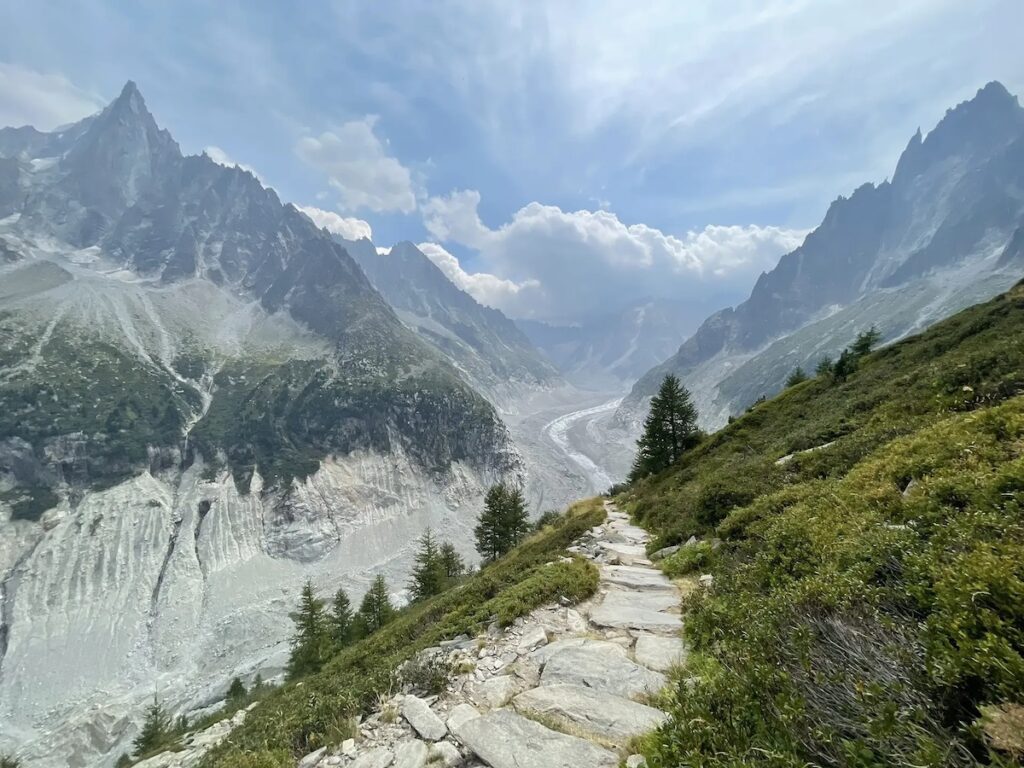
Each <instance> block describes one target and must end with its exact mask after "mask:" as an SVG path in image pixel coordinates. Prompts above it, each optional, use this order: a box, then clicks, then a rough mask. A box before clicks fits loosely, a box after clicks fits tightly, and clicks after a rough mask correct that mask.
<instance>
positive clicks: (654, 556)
mask: <svg viewBox="0 0 1024 768" xmlns="http://www.w3.org/2000/svg"><path fill="white" fill-rule="evenodd" d="M681 548H682V547H680V546H679V545H678V544H673V545H672V546H671V547H662V548H661V549H659V550H658V551H657V552H652V553H651V560H653V561H654V562H658V561H659V560H664V559H665V558H666V557H668V556H669V555H674V554H675V553H676V552H678V551H679V550H680V549H681Z"/></svg>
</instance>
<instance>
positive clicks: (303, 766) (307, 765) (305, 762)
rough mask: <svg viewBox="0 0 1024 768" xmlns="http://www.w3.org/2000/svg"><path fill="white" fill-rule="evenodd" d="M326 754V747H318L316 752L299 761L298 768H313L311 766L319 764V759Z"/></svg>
mask: <svg viewBox="0 0 1024 768" xmlns="http://www.w3.org/2000/svg"><path fill="white" fill-rule="evenodd" d="M326 753H327V747H320V749H318V750H317V751H316V752H310V753H309V754H308V755H306V756H305V757H304V758H302V759H301V760H299V765H298V768H313V766H315V765H316V764H317V763H319V762H320V758H322V757H323V756H324V755H325V754H326Z"/></svg>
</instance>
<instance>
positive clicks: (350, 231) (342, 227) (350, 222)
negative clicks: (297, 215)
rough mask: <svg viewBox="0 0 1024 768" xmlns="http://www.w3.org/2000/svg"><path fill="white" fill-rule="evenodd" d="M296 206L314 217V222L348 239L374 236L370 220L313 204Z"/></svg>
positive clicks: (368, 238) (310, 216)
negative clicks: (342, 214)
mask: <svg viewBox="0 0 1024 768" xmlns="http://www.w3.org/2000/svg"><path fill="white" fill-rule="evenodd" d="M296 208H298V209H299V210H300V211H302V212H303V213H304V214H306V215H307V216H308V217H309V218H310V219H312V220H313V223H314V224H316V225H317V226H318V227H320V228H321V229H326V230H327V231H328V232H330V233H332V234H335V235H338V236H339V237H343V238H345V239H346V240H359V239H360V238H363V237H365V238H366V239H367V240H370V239H372V238H373V229H371V228H370V222H368V221H363V220H362V219H357V218H355V217H354V216H341V215H340V214H337V213H335V212H334V211H325V210H323V209H322V208H316V207H314V206H312V205H298V206H296Z"/></svg>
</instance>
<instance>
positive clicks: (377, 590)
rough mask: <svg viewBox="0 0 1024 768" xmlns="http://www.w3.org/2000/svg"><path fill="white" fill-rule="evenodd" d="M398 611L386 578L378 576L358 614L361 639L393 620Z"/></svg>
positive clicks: (357, 619)
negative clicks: (393, 603)
mask: <svg viewBox="0 0 1024 768" xmlns="http://www.w3.org/2000/svg"><path fill="white" fill-rule="evenodd" d="M396 613H397V611H396V610H395V607H394V606H393V605H392V604H391V597H390V596H389V595H388V585H387V583H386V582H385V581H384V577H383V576H381V575H380V574H377V578H375V579H374V580H373V583H372V584H371V585H370V588H369V589H368V590H367V591H366V594H365V595H363V602H362V603H360V605H359V612H358V613H356V632H357V634H358V636H359V637H366V636H367V635H369V634H372V633H373V632H376V631H377V630H378V629H380V628H381V627H383V626H384V625H385V624H387V623H388V622H389V621H391V620H392V619H393V618H395V614H396Z"/></svg>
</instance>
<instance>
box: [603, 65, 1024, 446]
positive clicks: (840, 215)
mask: <svg viewBox="0 0 1024 768" xmlns="http://www.w3.org/2000/svg"><path fill="white" fill-rule="evenodd" d="M1022 185H1024V109H1022V108H1021V106H1020V105H1019V103H1018V100H1017V98H1016V97H1014V96H1012V95H1010V94H1009V92H1008V91H1006V89H1005V88H1004V87H1003V86H1002V85H1000V84H998V83H990V84H988V85H986V86H985V87H984V88H982V89H980V90H979V91H978V93H977V94H976V95H975V97H974V98H973V99H970V100H967V101H965V102H962V103H961V104H958V105H957V106H955V107H953V108H951V109H950V110H948V111H947V112H946V115H945V116H944V117H943V119H942V120H941V121H940V122H939V123H938V124H937V125H936V127H935V128H934V129H933V130H932V131H930V132H929V133H928V134H927V135H925V136H922V134H921V132H920V130H918V131H917V132H916V133H915V134H914V136H913V137H912V138H911V139H910V141H909V142H908V144H907V147H906V149H905V150H904V152H903V153H902V154H901V156H900V158H899V160H898V162H897V164H896V172H895V174H894V176H893V179H892V181H885V182H882V183H881V184H878V185H875V184H872V183H865V184H863V185H861V186H859V187H857V188H856V189H855V190H854V191H853V193H852V194H851V195H850V196H849V197H846V196H840V197H838V198H837V199H836V200H835V201H833V202H832V204H830V205H829V208H828V210H827V212H826V213H825V216H824V218H823V219H822V222H821V224H820V225H819V226H818V227H817V228H815V229H814V230H812V231H811V232H810V233H809V234H808V235H807V237H806V239H805V240H804V243H803V244H802V245H801V246H800V247H798V248H797V249H795V250H794V251H791V252H790V253H788V254H786V255H784V256H783V257H782V258H781V259H780V260H779V263H778V265H777V266H776V267H775V268H774V269H772V270H771V271H769V272H764V273H762V274H761V276H760V277H759V278H758V279H757V281H756V283H755V285H754V288H753V289H752V290H751V293H750V296H749V297H748V298H747V299H746V300H745V301H744V302H742V303H741V304H739V305H737V306H736V307H734V308H726V309H723V310H720V311H719V312H717V313H715V314H713V315H711V316H710V317H709V318H708V319H707V320H706V321H705V322H704V323H703V324H702V325H701V326H700V328H698V329H697V331H696V332H695V333H694V334H693V335H692V336H690V337H689V338H688V339H687V340H686V341H685V342H684V343H683V344H682V345H681V346H680V347H679V349H678V351H677V352H676V353H675V354H674V355H673V356H672V357H670V358H669V359H668V360H666V361H665V362H663V363H661V364H660V365H658V366H655V367H654V368H652V369H651V370H650V371H648V372H647V373H646V374H645V375H644V376H642V377H641V378H640V379H639V380H638V381H637V382H636V384H635V385H634V387H633V389H632V391H631V393H630V395H629V396H628V397H627V398H626V401H625V403H624V407H623V409H622V411H621V412H620V421H629V420H631V419H635V418H636V411H637V410H638V409H639V407H640V405H641V403H642V402H643V400H644V398H646V397H649V396H650V395H651V394H652V393H653V392H654V390H655V389H656V387H657V383H658V381H660V379H661V377H662V376H663V375H664V374H665V373H669V372H672V373H676V374H678V375H681V376H682V377H684V379H686V378H687V377H689V382H688V383H689V384H690V385H691V387H692V388H694V389H696V390H699V391H698V392H697V396H698V399H699V400H700V401H701V402H702V404H703V406H704V407H703V408H702V410H703V411H704V412H705V414H707V416H706V418H708V421H707V425H708V426H720V425H721V424H722V423H724V421H725V418H726V416H728V415H730V414H731V413H735V412H736V411H737V410H739V409H742V408H744V407H746V405H748V404H749V403H750V402H752V401H753V400H754V399H756V397H758V396H759V395H760V394H766V393H769V392H772V391H775V390H776V389H777V388H778V387H780V386H781V384H782V382H783V381H784V379H785V376H786V375H788V373H786V372H785V371H783V370H782V368H783V365H782V362H783V360H782V359H781V358H779V359H778V362H777V363H772V373H771V375H770V377H769V378H767V379H765V380H762V381H760V382H759V387H760V391H759V392H757V393H755V394H752V395H745V396H743V397H741V398H739V399H736V398H730V397H727V396H724V395H722V392H721V390H720V383H721V382H722V381H724V380H725V378H727V377H728V376H731V375H733V374H732V371H733V370H734V369H735V368H736V367H737V366H742V365H744V364H746V363H747V362H748V361H749V360H750V359H751V358H757V357H758V356H759V355H761V354H763V353H765V352H766V350H768V349H770V348H771V345H772V344H773V343H775V344H777V343H778V342H779V341H780V340H781V339H785V338H786V337H787V336H789V335H791V334H793V333H794V332H796V331H798V330H800V329H801V328H804V327H808V326H809V325H813V324H815V323H824V326H822V328H823V330H822V334H823V335H828V336H829V341H828V343H827V346H826V348H825V349H820V348H815V349H813V350H805V351H804V352H801V351H800V350H797V349H794V350H792V351H791V352H787V354H786V355H785V367H787V369H788V371H791V370H792V369H793V368H795V367H796V366H797V365H802V366H804V367H805V368H806V367H812V368H813V366H814V364H815V362H816V359H817V357H820V356H821V355H823V354H825V353H828V354H832V355H834V354H836V353H837V352H838V351H839V349H840V348H841V347H842V346H843V345H845V344H847V343H849V342H850V341H852V338H853V336H854V335H855V334H856V332H857V331H856V329H851V328H844V329H842V330H839V331H833V330H829V329H828V328H829V324H830V322H831V323H832V325H835V323H836V322H838V321H836V320H830V318H832V317H833V316H836V315H841V314H842V312H843V311H845V310H846V309H848V308H852V307H855V306H856V305H857V304H858V302H861V301H865V300H870V299H872V297H878V296H881V295H884V294H885V292H886V291H893V290H895V289H898V288H905V287H906V286H908V285H911V284H915V283H920V284H922V285H924V284H934V285H933V286H932V289H931V291H932V293H933V294H934V295H936V296H938V295H940V294H941V293H942V292H943V291H944V290H945V289H946V287H947V286H946V285H945V284H944V283H943V274H944V273H948V274H949V275H952V274H954V273H955V271H956V270H957V269H960V268H961V266H962V265H963V264H967V263H976V264H978V265H979V266H978V270H979V271H978V275H976V276H975V277H970V276H967V275H966V274H964V275H961V278H960V279H963V280H967V281H977V280H980V279H981V276H982V275H986V276H987V275H995V274H996V273H998V272H1000V271H1001V272H1002V277H1001V278H1000V279H997V280H995V282H994V283H993V286H992V287H991V288H990V289H988V290H990V291H991V293H989V295H992V294H994V293H998V292H999V290H1005V289H1006V288H1008V287H1009V285H1011V284H1012V281H1013V275H1012V274H1011V273H1010V270H1009V267H1010V266H1012V265H1011V264H1010V263H1009V261H1008V259H1007V258H1004V259H1003V260H1002V261H998V263H997V260H995V259H993V255H994V253H995V252H996V251H998V252H1000V253H1003V254H1004V255H1005V254H1012V253H1014V251H1013V250H1012V249H1009V250H1007V248H1008V244H1009V242H1010V240H1011V238H1012V237H1013V234H1014V232H1015V231H1016V230H1017V228H1018V227H1019V226H1020V225H1021V223H1024V203H1022V202H1021V200H1020V197H1019V195H1018V194H1017V193H1016V192H1015V191H1014V190H1016V189H1018V188H1020V187H1021V186H1022ZM964 287H969V286H968V285H965V286H964ZM982 298H985V297H984V296H977V295H969V296H965V297H964V298H963V299H953V300H951V303H950V304H949V305H948V306H947V307H946V308H945V309H944V310H941V311H940V312H938V313H936V317H939V316H942V314H949V313H950V312H952V311H955V310H956V309H959V308H962V307H963V306H966V304H969V303H972V302H973V301H976V300H981V299H982ZM897 310H898V307H894V308H893V309H892V310H887V311H889V312H891V313H895V312H897ZM876 322H877V323H878V324H879V325H884V326H887V327H885V328H884V329H883V330H884V331H885V335H886V337H887V338H889V339H892V338H896V337H898V336H900V335H902V334H903V333H906V332H907V330H908V329H909V327H910V326H907V325H906V324H905V323H903V324H901V323H902V321H899V322H897V321H893V322H889V321H888V319H887V315H886V314H885V313H883V314H880V315H879V316H878V317H877V318H876ZM860 330H864V328H861V329H860ZM767 365H768V362H767V361H765V365H763V366H762V368H763V369H764V368H765V366H767ZM763 372H764V371H762V373H763Z"/></svg>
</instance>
